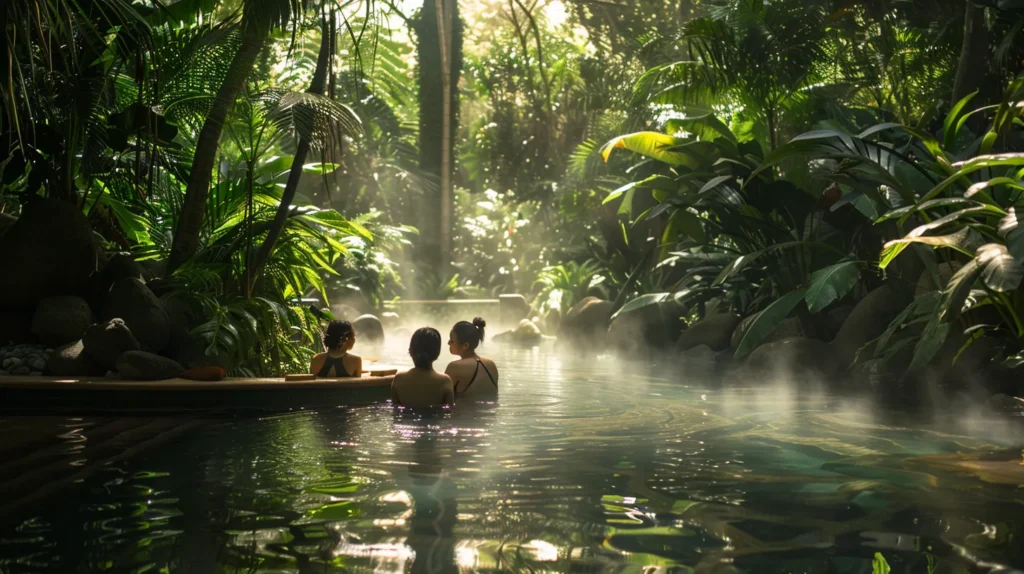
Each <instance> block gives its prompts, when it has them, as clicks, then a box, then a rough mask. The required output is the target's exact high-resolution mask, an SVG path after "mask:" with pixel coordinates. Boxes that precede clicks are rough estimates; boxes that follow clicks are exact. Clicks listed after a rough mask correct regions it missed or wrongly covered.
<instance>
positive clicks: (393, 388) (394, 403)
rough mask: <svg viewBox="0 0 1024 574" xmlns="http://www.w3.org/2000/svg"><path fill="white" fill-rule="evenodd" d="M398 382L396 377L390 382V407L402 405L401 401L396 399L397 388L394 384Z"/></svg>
mask: <svg viewBox="0 0 1024 574" xmlns="http://www.w3.org/2000/svg"><path fill="white" fill-rule="evenodd" d="M397 382H398V377H395V378H394V379H392V380H391V405H392V406H400V405H401V404H402V401H401V399H399V398H398V387H397V386H396V385H395V383H397Z"/></svg>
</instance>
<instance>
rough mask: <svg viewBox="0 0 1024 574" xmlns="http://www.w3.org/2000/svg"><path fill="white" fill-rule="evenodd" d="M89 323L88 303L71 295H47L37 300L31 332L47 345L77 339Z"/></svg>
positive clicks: (90, 316)
mask: <svg viewBox="0 0 1024 574" xmlns="http://www.w3.org/2000/svg"><path fill="white" fill-rule="evenodd" d="M89 325H92V309H90V308H89V303H88V302H86V300H85V299H82V298H81V297H75V296H73V295H64V296H58V297H47V298H45V299H43V300H41V301H40V302H39V305H37V306H36V312H35V314H33V315H32V334H34V335H35V336H37V337H39V340H40V341H42V342H43V343H46V344H47V345H53V346H57V345H64V344H66V343H70V342H72V341H77V340H79V339H81V338H82V335H83V334H85V330H86V329H88V328H89Z"/></svg>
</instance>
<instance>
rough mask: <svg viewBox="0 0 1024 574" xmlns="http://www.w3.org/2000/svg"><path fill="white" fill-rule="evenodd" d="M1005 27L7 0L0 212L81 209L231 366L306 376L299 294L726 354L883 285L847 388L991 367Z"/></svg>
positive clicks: (1006, 76)
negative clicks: (864, 368) (440, 308)
mask: <svg viewBox="0 0 1024 574" xmlns="http://www.w3.org/2000/svg"><path fill="white" fill-rule="evenodd" d="M445 1H446V2H448V1H449V0H445ZM1018 4H1019V3H1015V2H980V1H978V2H971V1H966V0H942V1H940V2H935V3H929V4H928V6H924V5H918V4H915V3H890V2H867V3H850V2H835V1H825V0H820V1H819V0H815V1H812V2H806V1H797V0H770V1H769V0H690V1H685V2H681V3H675V2H673V3H667V2H666V3H663V2H660V1H659V0H649V1H645V2H629V3H618V2H598V3H594V2H590V1H588V0H567V1H563V2H549V3H544V2H524V1H520V0H510V1H509V2H502V1H493V2H491V1H481V2H462V3H460V4H459V5H458V6H454V4H452V3H449V4H445V3H440V4H438V3H436V2H433V1H431V0H426V1H425V2H424V3H423V4H422V5H420V4H418V3H414V4H412V5H408V6H407V5H405V4H393V3H389V2H373V1H371V0H366V1H364V2H331V1H319V2H303V3H298V2H286V1H283V0H275V1H273V2H255V1H248V0H244V1H242V0H236V1H231V2H228V1H226V0H225V1H217V0H197V1H193V0H180V1H178V2H163V3H161V2H147V1H140V2H136V3H128V2H124V1H123V0H96V1H94V2H91V3H88V4H80V3H73V2H67V1H64V0H18V1H16V2H13V3H9V4H8V5H7V6H6V7H5V8H4V10H5V15H6V25H5V34H6V36H7V40H8V42H7V44H6V45H7V54H6V56H7V57H6V58H5V59H4V63H3V73H4V77H5V78H6V79H7V80H6V81H7V83H6V85H7V87H8V89H6V90H4V93H3V100H2V101H3V106H4V113H3V115H2V117H0V122H2V123H0V132H2V135H3V138H2V141H4V142H5V146H6V147H5V148H4V149H3V150H2V151H0V156H2V159H0V162H2V163H0V167H2V183H0V185H2V187H0V201H2V202H3V211H4V212H6V213H13V214H17V213H19V212H20V211H21V207H20V206H22V205H28V204H30V203H31V201H32V199H33V198H35V197H47V198H50V199H53V200H57V201H63V202H71V203H74V204H75V205H77V206H78V208H79V209H80V210H81V211H82V213H84V214H85V215H86V216H87V217H88V219H89V222H90V223H91V226H92V228H93V229H94V230H96V231H97V232H98V233H100V234H101V235H102V236H103V238H104V240H105V243H106V245H105V246H104V248H103V250H104V251H105V252H106V253H107V254H109V253H110V252H112V251H130V252H131V254H132V255H133V257H134V259H135V260H136V261H139V262H155V263H156V264H152V263H148V264H147V265H149V267H150V268H151V269H152V270H154V271H151V273H150V277H149V283H150V285H149V286H150V288H151V289H152V290H153V291H154V292H156V293H157V294H158V295H159V296H161V298H163V299H165V300H167V299H178V300H180V301H184V302H185V305H186V306H187V308H188V309H189V310H190V321H189V325H188V329H189V330H190V331H191V333H192V334H193V336H194V337H196V338H198V339H201V340H202V342H203V343H204V345H205V347H206V355H207V356H218V357H222V358H223V357H230V359H231V360H230V365H231V368H232V369H235V370H242V371H249V372H256V373H271V372H279V371H281V370H284V369H288V368H292V367H297V366H298V365H299V364H301V363H302V362H303V361H305V360H306V357H307V355H308V350H307V349H308V348H309V347H310V345H311V343H312V342H313V341H314V340H315V339H314V337H315V332H316V319H315V318H314V317H312V316H310V315H309V314H308V312H307V311H305V305H304V303H303V301H302V299H303V298H309V297H315V298H318V299H320V300H322V301H325V302H334V301H345V302H347V303H351V304H353V305H356V306H357V307H359V308H360V309H361V310H370V311H379V310H381V308H382V305H383V304H384V303H385V302H386V301H389V300H392V299H394V298H396V297H402V296H405V297H447V296H454V297H458V296H481V295H495V294H498V293H503V292H505V293H510V292H520V293H524V294H527V295H528V298H529V299H530V300H531V301H532V302H533V304H534V308H535V311H536V312H537V313H538V314H543V313H546V312H548V311H549V310H552V309H554V310H558V311H560V312H561V313H565V312H567V311H568V310H569V309H570V308H571V307H573V306H574V305H576V304H577V303H580V302H581V301H583V300H584V298H585V297H588V296H596V297H599V298H602V299H607V300H609V301H613V302H614V304H613V305H612V310H611V311H612V312H615V311H617V314H615V315H614V317H613V318H614V319H615V320H616V321H619V320H626V319H629V320H630V321H633V320H634V319H635V320H636V321H639V322H641V323H645V324H646V325H645V329H646V328H647V327H649V326H650V325H649V323H650V321H651V316H652V313H651V309H649V308H656V309H657V315H658V316H659V318H658V320H657V321H658V322H659V326H658V328H657V329H654V330H651V329H648V330H647V331H645V332H648V333H660V335H659V336H656V337H654V338H653V339H652V341H653V342H654V343H656V344H657V343H660V344H661V345H662V346H666V347H668V346H671V345H672V344H673V343H674V340H675V338H676V336H677V335H678V334H679V332H680V331H681V330H682V329H684V328H687V327H693V326H694V325H695V324H696V323H697V322H698V321H701V320H702V319H704V318H707V317H711V316H713V315H714V314H734V315H737V316H738V317H741V318H746V320H745V321H744V324H743V327H742V328H743V329H744V330H743V331H742V332H740V333H739V334H738V335H737V336H734V337H733V339H734V340H735V344H734V345H732V347H731V351H732V352H733V353H734V356H735V358H737V359H745V358H746V357H747V356H748V355H752V354H753V353H754V352H755V351H756V349H757V348H758V347H759V346H761V345H762V344H764V343H766V342H770V341H773V340H775V338H776V337H778V336H780V335H779V333H780V332H782V331H786V330H787V329H790V330H791V329H796V332H798V333H799V334H800V335H801V336H802V337H804V338H806V339H812V340H818V341H822V342H826V343H827V342H829V341H832V340H833V338H835V337H837V334H836V331H837V329H839V325H841V324H842V322H841V321H840V322H839V323H838V324H837V322H836V321H837V320H836V319H835V317H837V316H838V315H839V314H840V313H839V311H840V310H843V309H845V312H846V313H848V312H849V308H850V307H852V306H854V305H856V304H857V303H858V302H859V301H861V300H863V299H864V297H865V296H866V295H868V294H869V293H871V292H874V291H877V290H878V289H880V288H885V289H892V290H893V293H895V295H894V297H892V298H891V299H892V300H893V301H894V302H895V303H898V308H896V309H887V310H886V311H885V313H878V314H876V315H877V316H878V317H879V320H880V322H881V323H882V326H881V327H880V328H873V329H863V331H864V333H865V334H866V336H867V338H866V339H864V340H856V339H851V340H845V339H844V340H842V341H840V340H838V339H837V340H836V341H835V342H834V343H833V347H834V348H833V350H834V351H835V352H836V361H837V363H840V364H841V367H842V369H844V370H845V369H847V368H849V367H851V365H854V364H866V363H873V364H877V365H885V366H886V368H887V369H889V370H891V371H894V372H898V373H899V374H901V375H902V374H908V373H915V372H922V371H923V370H926V369H927V368H929V367H930V366H935V365H937V364H938V363H939V362H942V361H945V363H943V364H944V365H946V366H948V365H949V364H951V362H952V361H954V359H955V360H959V359H960V358H961V357H964V356H967V355H969V354H970V352H971V349H972V347H976V346H978V345H979V343H980V344H981V346H982V347H984V349H985V353H984V354H985V356H986V358H987V359H991V358H994V359H995V362H1000V361H1003V360H1004V359H1010V362H1009V363H1007V364H1006V366H1014V365H1015V363H1014V359H1013V358H1014V357H1018V356H1019V354H1020V353H1021V352H1022V350H1024V295H1022V294H1021V290H1020V283H1021V279H1022V277H1024V267H1022V263H1021V258H1024V239H1022V238H1024V233H1022V232H1021V231H1019V230H1018V228H1017V223H1018V221H1017V215H1016V211H1015V209H1016V207H1017V203H1018V202H1019V201H1021V192H1022V191H1024V159H1022V156H1021V151H1022V149H1024V148H1022V145H1024V116H1022V110H1024V76H1022V75H1021V73H1022V65H1024V64H1022V62H1024V42H1022V41H1021V39H1020V35H1021V33H1022V32H1021V31H1022V29H1024V10H1022V9H1021V7H1020V6H1019V5H1018ZM439 6H442V7H443V6H447V8H444V9H443V10H444V12H450V13H451V15H452V18H453V19H452V22H451V28H450V30H448V31H447V32H444V33H441V32H442V28H443V26H440V27H439V25H438V7H439ZM442 36H445V40H447V41H448V43H449V45H448V52H447V53H446V54H447V56H446V57H447V61H448V62H449V63H450V67H449V68H448V69H447V70H446V69H444V66H443V63H442V58H441V52H442ZM446 76H447V78H448V80H449V81H451V82H452V86H453V90H452V92H453V93H452V96H451V100H450V104H451V113H450V114H449V115H448V116H446V115H445V114H444V112H443V109H444V107H445V106H444V101H443V100H444V96H443V86H444V81H443V80H444V78H445V77H446ZM444 125H448V126H449V127H450V129H451V141H450V142H449V145H450V146H451V148H452V150H453V157H452V165H451V168H452V175H451V183H452V184H453V186H454V193H453V194H452V195H451V198H450V201H451V203H452V206H451V208H452V209H453V210H454V215H453V218H452V222H451V228H450V229H447V230H446V229H443V228H442V225H441V223H442V220H443V219H444V218H443V216H442V214H443V213H445V210H446V208H445V207H444V206H443V205H442V203H443V198H444V197H447V196H446V195H445V194H444V193H443V187H444V185H443V183H444V181H443V179H444V177H443V176H442V174H443V173H444V172H445V171H446V170H445V169H442V168H443V166H442V158H441V153H442V152H441V150H442V147H443V146H442V141H441V140H442V139H443V136H442V130H443V126H444ZM417 230H419V231H417ZM418 233H419V235H417V234H418ZM447 233H451V244H450V250H449V252H448V253H442V252H441V251H439V249H440V248H441V246H443V245H446V241H447V235H446V234H447ZM414 246H415V247H414ZM396 261H403V262H404V261H410V262H412V261H417V262H419V263H420V264H419V265H414V264H408V265H397V264H396V263H395V262H396ZM890 306H893V307H895V306H897V305H895V304H894V305H890ZM97 314H99V312H97ZM843 316H844V317H845V315H843ZM605 326H606V325H602V328H604V327H605ZM786 332H787V333H788V331H786ZM840 339H842V337H840ZM727 347H728V345H727ZM977 348H981V347H977ZM713 350H719V349H713ZM987 359H986V360H987Z"/></svg>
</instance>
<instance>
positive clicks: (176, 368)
mask: <svg viewBox="0 0 1024 574" xmlns="http://www.w3.org/2000/svg"><path fill="white" fill-rule="evenodd" d="M117 371H118V372H119V373H120V374H121V378H122V379H134V380H138V381H161V380H164V379H174V378H177V377H180V376H181V375H182V374H183V373H184V372H185V368H184V367H182V366H181V364H180V363H178V362H177V361H175V360H174V359H168V358H167V357H161V356H160V355H157V354H155V353H147V352H146V351H128V352H127V353H122V354H121V356H120V357H118V358H117Z"/></svg>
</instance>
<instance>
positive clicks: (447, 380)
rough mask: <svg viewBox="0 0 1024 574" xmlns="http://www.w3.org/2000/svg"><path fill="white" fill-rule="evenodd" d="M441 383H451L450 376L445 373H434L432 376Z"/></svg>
mask: <svg viewBox="0 0 1024 574" xmlns="http://www.w3.org/2000/svg"><path fill="white" fill-rule="evenodd" d="M434 378H435V379H436V380H437V381H438V382H440V383H441V384H442V385H452V384H453V383H452V378H451V377H449V376H448V375H447V374H445V373H436V375H435V377H434Z"/></svg>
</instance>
